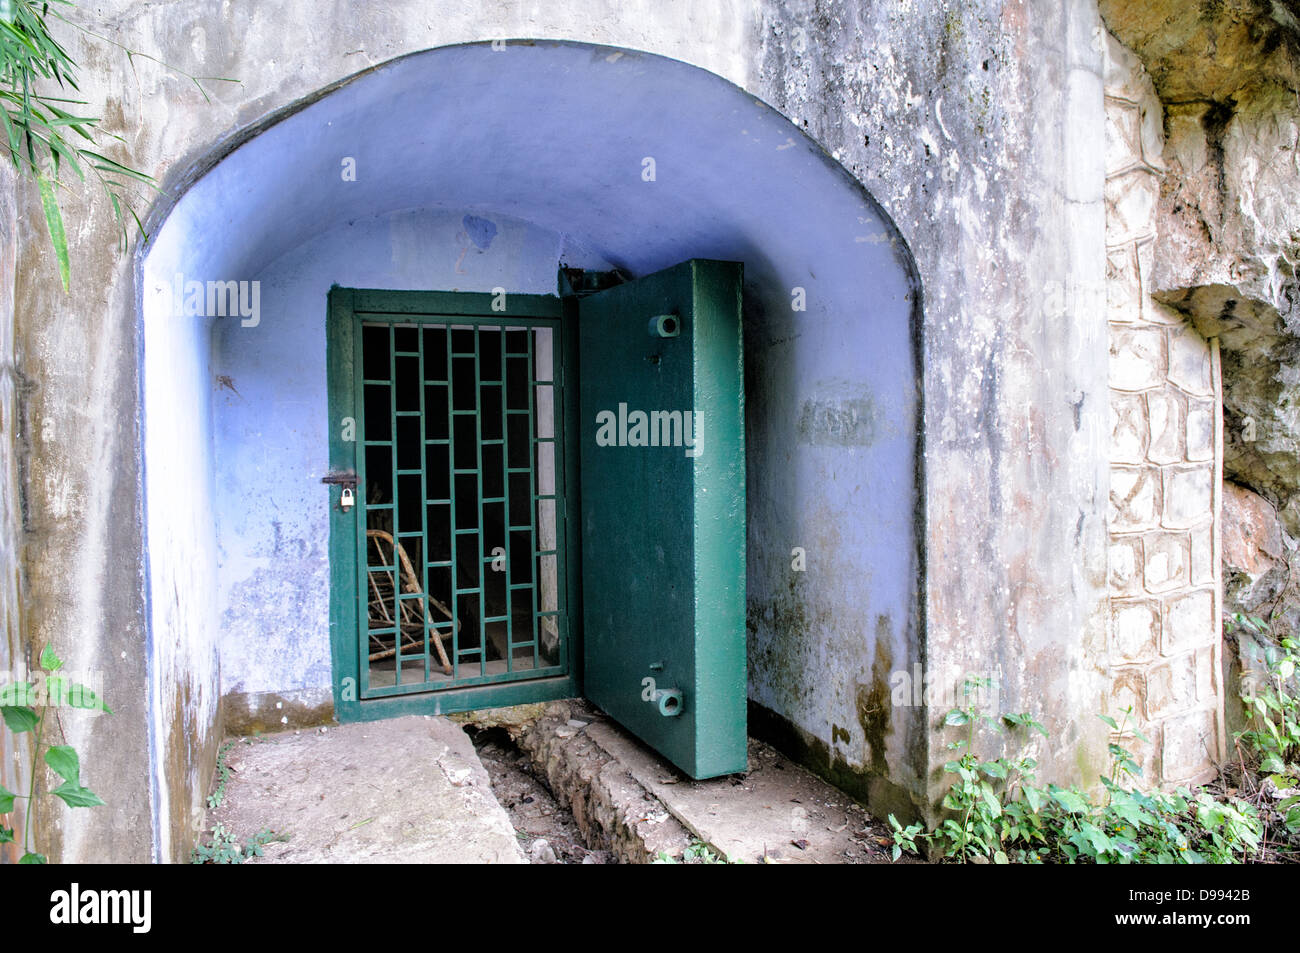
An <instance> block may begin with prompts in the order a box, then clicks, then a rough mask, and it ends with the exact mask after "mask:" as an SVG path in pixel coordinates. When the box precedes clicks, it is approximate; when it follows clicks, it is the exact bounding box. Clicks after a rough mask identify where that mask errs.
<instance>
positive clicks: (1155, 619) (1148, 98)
mask: <svg viewBox="0 0 1300 953" xmlns="http://www.w3.org/2000/svg"><path fill="white" fill-rule="evenodd" d="M1107 43H1108V50H1107V53H1108V56H1107V60H1108V62H1107V72H1106V87H1105V94H1106V118H1107V137H1106V244H1107V258H1108V266H1107V280H1106V285H1107V287H1106V290H1107V300H1108V322H1109V328H1110V395H1111V396H1110V404H1111V491H1110V556H1109V568H1110V589H1111V633H1110V647H1109V651H1110V662H1111V671H1112V681H1111V692H1110V698H1109V699H1108V700H1107V707H1108V710H1109V714H1110V715H1111V717H1114V718H1115V719H1116V720H1117V721H1118V720H1119V719H1120V718H1121V713H1122V712H1123V711H1124V710H1125V709H1126V708H1127V707H1128V706H1130V705H1132V706H1133V719H1135V720H1136V727H1138V728H1139V730H1141V732H1142V733H1143V734H1144V735H1146V737H1147V738H1148V739H1150V742H1151V744H1150V745H1144V744H1143V743H1141V742H1140V741H1137V740H1136V739H1126V741H1125V744H1126V746H1127V747H1129V748H1130V750H1133V751H1134V752H1135V753H1137V754H1139V755H1140V757H1139V761H1140V762H1141V763H1143V769H1144V775H1145V777H1146V778H1147V779H1150V780H1152V781H1153V782H1159V783H1163V784H1173V783H1179V782H1187V781H1194V780H1199V779H1202V778H1204V777H1205V776H1206V775H1208V774H1210V773H1212V772H1213V770H1214V763H1215V761H1216V760H1217V759H1218V757H1219V755H1220V753H1221V750H1222V743H1223V725H1222V689H1221V683H1222V678H1221V675H1220V673H1221V671H1222V669H1221V665H1220V652H1221V636H1220V627H1219V621H1218V620H1219V611H1218V602H1219V582H1220V568H1219V559H1218V553H1217V550H1218V543H1217V520H1218V511H1219V493H1220V490H1219V487H1220V484H1221V478H1220V471H1219V469H1218V467H1219V465H1220V462H1219V458H1220V457H1221V452H1220V451H1217V450H1216V447H1218V446H1219V445H1220V442H1221V434H1220V433H1219V430H1218V428H1219V426H1220V425H1219V420H1220V418H1221V398H1220V397H1219V396H1217V395H1219V394H1220V390H1221V389H1220V384H1219V367H1218V361H1217V348H1216V347H1215V344H1217V342H1216V341H1206V340H1205V338H1203V337H1201V336H1200V335H1199V334H1197V332H1196V331H1195V330H1194V329H1193V328H1192V327H1191V325H1190V323H1189V322H1188V321H1187V319H1186V318H1184V317H1183V315H1181V314H1180V313H1179V312H1177V311H1174V310H1173V309H1172V308H1169V307H1167V306H1165V305H1163V304H1161V303H1160V302H1158V301H1156V300H1155V299H1153V298H1152V297H1151V296H1150V294H1149V292H1150V283H1149V281H1150V275H1151V263H1152V256H1153V250H1154V247H1155V243H1156V242H1157V241H1159V236H1158V235H1157V233H1156V226H1155V211H1156V203H1157V199H1158V196H1159V193H1160V187H1161V181H1162V179H1163V177H1164V175H1165V172H1166V167H1165V163H1164V161H1163V159H1162V152H1163V150H1164V131H1163V109H1162V106H1161V103H1160V100H1159V99H1158V98H1157V96H1156V93H1155V88H1154V87H1153V85H1152V83H1151V81H1150V79H1149V78H1148V77H1147V75H1146V72H1145V70H1144V69H1143V67H1142V65H1141V63H1140V62H1139V61H1138V60H1137V58H1136V57H1135V56H1134V55H1133V54H1132V53H1131V52H1130V51H1128V50H1127V49H1126V48H1125V47H1123V46H1122V45H1121V44H1120V43H1119V42H1118V41H1117V40H1115V39H1114V38H1113V37H1112V36H1110V35H1109V34H1107Z"/></svg>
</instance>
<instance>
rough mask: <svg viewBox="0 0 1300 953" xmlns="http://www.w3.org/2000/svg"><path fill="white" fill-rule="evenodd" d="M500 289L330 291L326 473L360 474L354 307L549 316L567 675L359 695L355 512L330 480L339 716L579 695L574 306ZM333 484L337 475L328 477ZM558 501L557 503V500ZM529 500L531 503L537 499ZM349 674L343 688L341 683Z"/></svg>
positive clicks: (359, 717)
mask: <svg viewBox="0 0 1300 953" xmlns="http://www.w3.org/2000/svg"><path fill="white" fill-rule="evenodd" d="M497 300H500V299H499V296H498V295H496V294H492V293H487V292H461V291H393V290H381V289H369V288H343V287H340V286H338V285H334V286H333V287H331V288H330V291H329V304H328V309H327V317H326V322H325V335H326V342H325V363H326V374H327V378H328V379H327V390H328V407H329V419H328V422H327V423H328V427H329V464H330V467H329V469H330V473H331V475H340V474H350V475H352V476H355V475H356V472H357V460H356V455H357V451H358V447H359V441H357V440H351V441H347V440H344V439H343V427H342V423H343V421H344V420H345V419H346V418H351V419H352V420H354V421H356V420H358V419H359V408H358V406H357V402H356V387H355V384H356V378H355V374H356V373H359V368H357V367H356V357H355V354H356V352H355V347H354V345H355V334H354V332H355V329H356V326H357V318H356V314H357V312H358V311H359V310H361V311H368V312H380V313H385V314H410V315H412V316H416V315H437V316H440V317H441V316H446V317H449V318H455V317H465V318H474V317H490V318H493V319H495V320H502V319H509V318H513V317H517V318H522V319H529V318H532V319H536V318H548V319H554V320H555V322H556V325H555V327H556V332H557V334H556V343H555V346H556V348H557V352H556V353H557V355H558V356H559V362H558V365H559V366H558V368H557V378H556V383H557V384H559V385H560V388H559V389H560V395H559V396H560V401H559V402H558V404H557V410H558V411H559V413H558V414H557V419H556V422H555V426H556V430H557V432H558V433H561V434H563V435H564V438H565V439H563V441H562V444H563V445H562V453H561V454H559V455H557V459H556V468H557V472H559V473H562V474H563V479H564V487H565V494H564V500H563V516H564V520H563V522H564V533H563V537H562V538H560V539H559V540H558V542H559V543H560V545H562V546H563V547H564V552H563V553H562V567H561V568H562V572H563V574H564V577H565V578H564V597H565V599H566V600H567V601H566V607H567V611H566V612H565V613H564V615H565V616H567V619H566V622H567V632H566V636H565V642H566V645H565V648H564V652H565V654H566V655H567V657H568V658H567V664H568V674H567V675H560V676H549V677H543V678H536V679H521V680H519V681H514V682H506V683H497V684H488V685H474V686H468V687H462V688H448V689H441V690H438V689H432V690H429V691H423V692H414V693H410V694H404V695H391V696H386V697H380V698H361V679H360V675H361V658H360V649H359V639H358V632H359V631H360V628H359V627H360V622H361V620H360V616H359V610H358V605H359V603H358V596H357V591H356V589H357V571H358V568H357V557H358V553H357V527H356V519H357V518H358V515H354V514H352V513H344V512H343V511H342V510H341V508H340V507H339V505H338V498H339V495H340V494H341V491H342V490H341V487H339V488H338V489H336V488H335V487H334V486H333V485H331V486H330V487H329V506H330V539H329V561H330V668H331V673H332V676H333V677H332V685H331V689H332V691H333V695H334V713H335V717H336V718H337V719H338V721H339V722H340V723H348V722H357V721H375V720H378V719H381V718H394V717H398V716H400V715H413V714H425V715H428V714H450V713H453V712H461V711H473V710H476V709H481V708H499V707H505V706H508V705H522V704H529V703H533V702H546V701H556V700H559V699H562V698H574V697H578V696H581V694H582V644H581V638H582V602H581V597H582V586H581V584H580V583H581V579H582V575H581V559H582V556H581V530H580V525H579V521H580V519H581V512H582V510H581V498H580V493H581V487H580V484H579V481H578V464H577V446H578V441H577V440H576V439H575V438H576V436H577V434H578V433H579V430H578V427H579V419H578V400H577V387H576V386H575V385H576V381H577V373H576V371H577V327H576V309H572V308H570V307H567V306H566V304H565V301H564V299H563V298H558V297H556V296H554V295H540V294H523V293H518V294H516V293H506V295H505V301H506V304H507V310H505V311H502V310H494V309H493V307H492V305H493V303H494V301H497ZM329 482H331V483H332V482H333V481H329ZM557 502H558V501H557ZM534 503H535V501H534ZM349 679H350V680H351V682H352V684H351V686H350V687H349V686H348V685H347V684H346V682H347V680H349Z"/></svg>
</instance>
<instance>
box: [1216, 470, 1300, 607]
mask: <svg viewBox="0 0 1300 953" xmlns="http://www.w3.org/2000/svg"><path fill="white" fill-rule="evenodd" d="M1295 549H1296V540H1294V539H1293V538H1292V537H1291V536H1290V535H1288V534H1287V532H1286V531H1285V530H1284V529H1283V528H1282V521H1281V519H1280V518H1279V517H1278V513H1277V509H1276V508H1275V507H1274V506H1273V504H1271V503H1270V502H1268V500H1266V499H1264V498H1263V497H1262V496H1260V495H1259V494H1258V493H1254V492H1252V491H1250V490H1248V489H1246V488H1245V487H1242V486H1238V485H1237V484H1235V483H1226V482H1225V483H1224V485H1223V588H1224V606H1223V608H1224V612H1225V613H1226V614H1228V615H1229V616H1231V615H1233V614H1235V613H1244V614H1246V615H1250V616H1256V617H1258V618H1262V619H1266V620H1269V621H1271V622H1272V625H1273V627H1274V628H1275V629H1290V630H1294V629H1295V628H1296V627H1297V625H1300V610H1298V609H1297V606H1296V591H1295V590H1296V586H1297V583H1300V576H1298V575H1297V572H1296V570H1295V569H1294V568H1293V564H1295V563H1296V560H1295V559H1294V558H1293V556H1292V554H1293V553H1294V552H1295Z"/></svg>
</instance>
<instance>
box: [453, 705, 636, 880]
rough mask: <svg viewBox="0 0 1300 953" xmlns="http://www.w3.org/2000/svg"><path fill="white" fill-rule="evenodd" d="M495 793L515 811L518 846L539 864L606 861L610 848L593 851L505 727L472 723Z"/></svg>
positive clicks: (508, 810) (472, 733) (512, 815)
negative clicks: (482, 725)
mask: <svg viewBox="0 0 1300 953" xmlns="http://www.w3.org/2000/svg"><path fill="white" fill-rule="evenodd" d="M469 733H470V737H471V738H472V739H473V741H474V747H475V749H476V750H477V751H478V756H479V760H480V761H482V762H483V767H485V768H487V772H488V776H489V777H490V778H491V779H492V793H493V794H495V795H496V797H497V800H498V801H499V802H500V803H501V806H502V807H504V808H505V809H506V813H507V814H508V815H509V816H510V823H511V824H512V825H514V828H515V832H516V834H517V835H518V837H519V846H520V847H521V848H523V851H524V854H525V855H526V856H527V857H528V860H529V862H530V863H534V864H607V863H610V862H611V861H612V858H611V856H610V854H609V852H608V851H601V850H588V849H587V847H586V845H585V844H584V843H583V842H582V835H581V834H580V833H579V832H578V828H577V825H576V823H575V822H574V820H573V814H572V813H571V812H570V811H569V810H568V809H567V808H564V807H562V806H561V805H560V804H559V803H558V802H557V801H556V800H555V798H554V797H553V796H552V794H551V792H550V791H549V790H548V789H547V787H546V785H544V784H543V783H542V782H541V781H539V780H538V779H537V776H536V775H535V774H534V773H533V770H532V766H531V765H530V763H529V759H528V756H527V755H526V754H524V753H523V752H522V751H520V750H519V748H518V746H517V745H516V744H515V743H514V742H513V741H512V740H511V738H510V735H509V733H507V731H506V730H505V729H504V728H470V729H469Z"/></svg>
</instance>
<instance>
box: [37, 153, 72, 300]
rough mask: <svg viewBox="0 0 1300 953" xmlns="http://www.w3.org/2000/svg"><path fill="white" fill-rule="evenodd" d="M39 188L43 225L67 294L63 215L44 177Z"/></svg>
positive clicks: (66, 250)
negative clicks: (52, 246)
mask: <svg viewBox="0 0 1300 953" xmlns="http://www.w3.org/2000/svg"><path fill="white" fill-rule="evenodd" d="M38 182H39V183H40V188H41V206H42V207H43V208H44V209H45V225H46V227H47V228H48V229H49V230H50V242H51V243H53V245H54V255H55V257H56V258H57V259H58V261H59V277H60V278H61V279H62V280H63V290H64V292H67V290H68V287H69V278H70V272H71V268H70V266H69V264H68V237H67V235H65V234H64V231H63V213H62V212H60V211H59V203H58V202H57V201H56V200H55V198H54V186H53V185H52V184H51V183H50V180H49V179H48V178H46V177H45V176H44V175H42V176H40V177H39V179H38Z"/></svg>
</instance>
